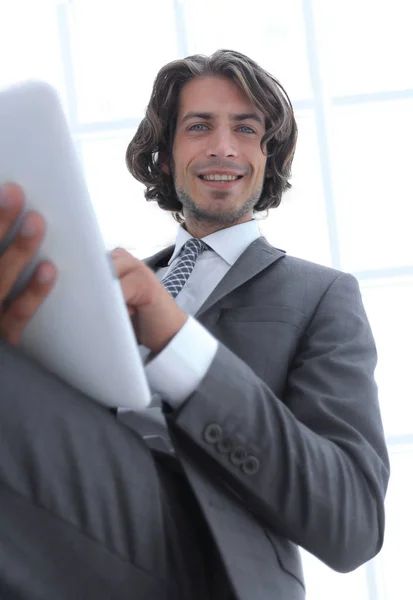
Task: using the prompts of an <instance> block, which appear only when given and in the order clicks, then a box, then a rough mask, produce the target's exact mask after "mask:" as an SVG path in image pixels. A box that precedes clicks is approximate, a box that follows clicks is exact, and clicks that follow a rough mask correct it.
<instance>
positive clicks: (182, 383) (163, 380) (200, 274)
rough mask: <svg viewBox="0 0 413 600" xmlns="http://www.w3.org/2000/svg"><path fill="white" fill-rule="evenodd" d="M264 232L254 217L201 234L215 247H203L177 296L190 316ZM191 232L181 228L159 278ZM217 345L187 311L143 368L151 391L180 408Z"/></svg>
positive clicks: (179, 303) (199, 377)
mask: <svg viewBox="0 0 413 600" xmlns="http://www.w3.org/2000/svg"><path fill="white" fill-rule="evenodd" d="M260 236H261V233H260V230H259V228H258V223H257V222H256V221H254V220H252V221H248V222H247V223H241V224H240V225H234V226H232V227H228V228H227V229H222V230H220V231H216V232H215V233H212V234H210V235H207V236H205V237H204V238H202V239H203V241H204V242H205V243H206V244H208V246H210V248H211V250H205V251H204V252H202V254H200V256H199V257H198V258H197V261H196V263H195V267H194V269H193V271H192V273H191V274H190V276H189V278H188V280H187V282H186V284H185V286H184V287H183V288H182V290H181V291H180V292H179V294H178V295H177V297H176V299H175V300H176V303H177V304H178V306H180V308H182V310H183V311H184V312H186V313H187V314H188V315H195V314H196V312H197V311H198V310H199V309H200V308H201V306H202V305H203V304H204V302H205V300H206V299H207V298H208V296H209V295H210V294H211V292H212V291H213V290H214V289H215V287H216V286H217V285H218V283H219V282H220V281H221V279H222V278H223V277H224V275H225V274H226V273H227V272H228V271H229V269H230V268H231V267H232V265H233V264H234V263H235V262H236V261H237V260H238V258H239V257H240V256H241V254H242V253H243V252H244V251H245V250H246V249H247V248H248V246H249V245H250V244H251V243H252V242H253V241H254V240H256V239H257V238H259V237H260ZM192 237H193V236H191V235H190V234H189V233H188V232H187V231H186V230H185V229H184V228H183V227H182V226H181V227H179V229H178V234H177V237H176V243H175V250H174V253H173V255H172V256H171V259H170V261H169V263H168V266H167V267H165V268H162V269H159V270H158V271H157V276H158V278H159V280H161V279H163V277H164V276H165V275H166V274H167V273H168V272H169V271H170V270H171V269H173V268H174V267H175V265H176V263H177V261H178V260H179V253H180V251H181V249H182V246H183V245H184V244H185V242H187V241H188V240H190V239H191V238H192ZM217 349H218V342H217V340H216V339H215V338H214V337H213V336H212V335H211V334H210V333H209V332H208V331H207V330H206V329H205V328H204V327H203V326H202V325H201V324H200V323H198V321H196V320H195V319H194V318H193V316H189V318H188V320H187V321H186V323H185V325H184V326H183V327H182V328H181V329H180V331H178V333H177V334H176V335H175V337H174V338H173V339H172V340H171V341H170V343H169V344H168V345H167V346H166V348H164V349H163V350H162V352H160V353H159V354H157V355H156V356H155V357H154V358H153V359H152V360H151V361H150V362H149V363H148V364H147V365H146V367H145V371H146V376H147V378H148V382H149V386H150V388H151V391H152V393H154V394H159V395H160V396H161V398H163V399H165V400H166V401H167V402H169V404H171V406H173V407H174V408H177V407H178V406H179V405H180V404H181V403H182V402H183V401H184V400H185V399H186V398H188V396H190V395H191V394H192V393H193V392H194V391H195V390H196V388H197V387H198V385H199V384H200V383H201V381H202V379H203V378H204V377H205V375H206V373H207V371H208V369H209V367H210V366H211V363H212V361H213V359H214V357H215V354H216V351H217ZM141 353H142V358H143V359H145V358H146V356H147V355H148V354H149V350H147V349H146V348H143V347H141Z"/></svg>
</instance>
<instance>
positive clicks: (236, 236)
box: [168, 219, 261, 267]
mask: <svg viewBox="0 0 413 600" xmlns="http://www.w3.org/2000/svg"><path fill="white" fill-rule="evenodd" d="M192 237H193V236H192V235H191V234H190V233H188V232H187V231H186V229H184V228H183V227H182V225H181V226H180V227H179V229H178V233H177V236H176V242H175V249H174V252H173V254H172V256H171V258H170V260H169V263H168V264H169V265H170V264H171V263H172V262H173V261H174V260H175V258H176V257H177V256H178V254H179V253H180V252H181V250H182V247H183V246H184V244H185V243H186V242H187V241H188V240H190V239H192ZM259 237H261V232H260V230H259V227H258V223H257V221H255V220H254V219H252V220H251V221H247V223H240V224H239V225H233V226H232V227H227V228H226V229H220V230H219V231H216V232H215V233H211V234H210V235H206V236H205V237H203V238H202V239H203V241H204V242H205V243H206V244H208V246H210V248H211V249H212V250H213V251H214V252H215V253H216V254H218V255H219V256H220V257H221V258H222V259H223V260H225V262H227V263H228V264H229V265H230V266H231V267H232V265H233V264H234V263H235V262H236V261H237V260H238V259H239V257H240V256H241V254H242V253H243V252H244V251H245V250H246V249H247V248H248V246H249V245H250V244H252V242H253V241H254V240H256V239H257V238H259Z"/></svg>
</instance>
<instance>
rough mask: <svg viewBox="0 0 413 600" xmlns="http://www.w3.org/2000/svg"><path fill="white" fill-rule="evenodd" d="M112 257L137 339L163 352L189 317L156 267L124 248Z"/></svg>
mask: <svg viewBox="0 0 413 600" xmlns="http://www.w3.org/2000/svg"><path fill="white" fill-rule="evenodd" d="M112 260H113V264H114V267H115V270H116V272H117V274H118V277H119V280H120V284H121V287H122V292H123V296H124V298H125V302H126V306H127V308H128V311H129V315H130V317H131V319H132V324H133V327H134V329H135V333H136V337H137V340H138V342H139V343H140V344H143V345H144V346H146V347H147V348H149V349H150V350H152V352H155V353H157V352H160V351H161V350H163V349H164V348H165V346H167V344H168V343H169V342H170V341H171V339H172V338H173V337H174V336H175V335H176V334H177V333H178V331H179V330H180V329H181V327H182V326H183V325H184V323H185V321H186V320H187V318H188V315H186V314H185V313H184V312H183V311H182V310H181V309H180V308H179V306H178V305H177V304H176V302H175V300H174V299H173V298H172V296H170V294H169V293H168V292H167V291H166V290H165V288H164V287H163V286H162V284H161V283H160V281H159V280H158V279H157V277H156V276H155V274H154V273H153V271H151V269H149V267H147V266H146V265H145V263H143V262H142V261H140V260H138V259H137V258H135V257H133V256H132V255H131V254H129V252H127V251H126V250H124V249H122V248H116V250H114V251H113V252H112Z"/></svg>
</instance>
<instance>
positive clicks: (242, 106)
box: [178, 76, 263, 118]
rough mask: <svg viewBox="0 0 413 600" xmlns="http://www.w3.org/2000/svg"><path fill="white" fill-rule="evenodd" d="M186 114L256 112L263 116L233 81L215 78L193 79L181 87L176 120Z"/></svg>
mask: <svg viewBox="0 0 413 600" xmlns="http://www.w3.org/2000/svg"><path fill="white" fill-rule="evenodd" d="M188 112H210V113H213V114H215V115H226V114H233V113H250V112H256V113H259V114H260V116H263V115H262V113H261V112H260V111H259V110H258V109H257V107H256V106H255V105H254V104H252V103H251V101H250V100H249V98H248V97H247V95H246V94H245V92H244V91H243V90H242V89H241V88H240V87H239V86H238V85H237V84H236V83H235V82H234V81H231V80H230V79H227V78H226V77H217V76H207V77H195V78H194V79H191V81H189V82H188V83H187V84H186V85H185V86H184V87H183V89H182V90H181V94H180V98H179V112H178V118H182V117H184V116H185V114H186V113H188Z"/></svg>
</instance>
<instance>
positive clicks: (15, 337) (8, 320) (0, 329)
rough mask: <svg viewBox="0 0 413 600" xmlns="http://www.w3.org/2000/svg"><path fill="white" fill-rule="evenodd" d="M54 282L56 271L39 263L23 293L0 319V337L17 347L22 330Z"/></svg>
mask: <svg viewBox="0 0 413 600" xmlns="http://www.w3.org/2000/svg"><path fill="white" fill-rule="evenodd" d="M55 281H56V269H55V267H54V266H53V265H52V264H51V263H47V262H44V263H41V264H40V265H39V267H38V268H37V269H36V272H35V274H34V275H33V277H32V279H31V280H30V282H29V284H28V286H27V288H26V289H25V291H24V292H23V293H22V294H21V295H20V296H19V297H18V298H17V299H16V300H15V301H14V302H12V304H11V305H10V307H9V308H8V309H7V310H6V311H5V313H4V314H3V316H2V317H1V319H0V336H1V337H2V338H4V339H6V340H7V341H8V342H9V343H11V344H13V345H17V344H18V343H19V341H20V338H21V335H22V333H23V330H24V328H25V326H26V325H27V323H28V322H29V320H30V319H31V318H32V317H33V315H34V314H35V312H36V311H37V309H38V308H39V306H40V305H41V303H42V302H43V301H44V299H45V298H46V296H47V295H48V294H49V292H50V290H51V289H52V287H53V285H54V283H55Z"/></svg>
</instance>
